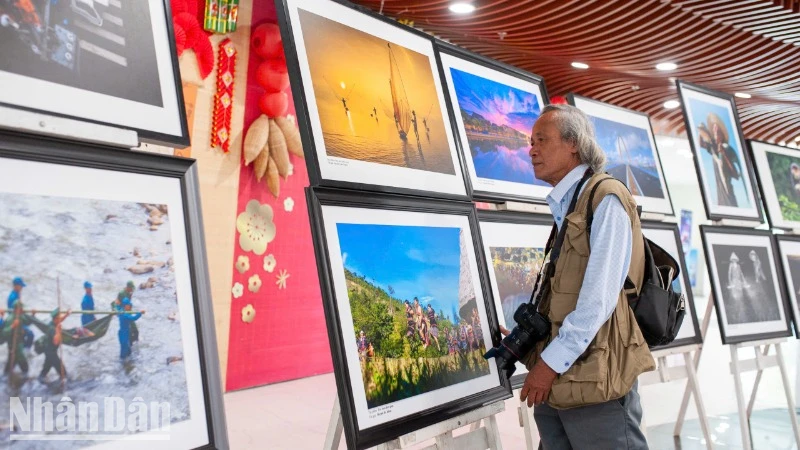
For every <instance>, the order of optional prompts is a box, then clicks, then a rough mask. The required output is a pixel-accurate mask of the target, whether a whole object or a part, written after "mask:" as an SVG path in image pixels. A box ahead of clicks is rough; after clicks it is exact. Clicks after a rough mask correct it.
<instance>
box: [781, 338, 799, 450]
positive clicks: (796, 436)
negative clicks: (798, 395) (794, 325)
mask: <svg viewBox="0 0 800 450" xmlns="http://www.w3.org/2000/svg"><path fill="white" fill-rule="evenodd" d="M775 353H776V354H777V356H778V367H780V369H781V378H782V379H783V389H784V391H785V392H786V402H787V403H788V406H789V418H790V420H791V422H792V430H793V431H794V440H795V443H796V444H797V447H798V448H800V430H799V429H798V425H797V412H796V411H795V404H794V399H793V398H792V390H791V389H790V388H789V373H788V372H787V370H786V362H785V361H784V359H783V349H782V348H781V344H775Z"/></svg>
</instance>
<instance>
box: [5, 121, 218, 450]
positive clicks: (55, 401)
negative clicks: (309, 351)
mask: <svg viewBox="0 0 800 450" xmlns="http://www.w3.org/2000/svg"><path fill="white" fill-rule="evenodd" d="M198 182H199V180H198V174H197V165H196V163H195V161H194V160H191V159H184V158H174V157H165V156H161V155H154V154H150V153H141V152H135V151H122V150H117V149H110V148H106V147H101V146H95V145H83V144H75V143H67V142H63V141H58V140H54V139H48V138H44V137H35V138H28V137H21V136H18V135H14V134H8V133H5V132H3V133H0V208H1V209H2V210H3V220H2V221H1V222H0V249H2V251H1V252H0V286H2V289H3V291H4V292H3V295H4V297H3V298H6V297H5V295H8V297H7V298H8V303H6V302H3V303H2V305H0V309H2V312H3V313H5V315H4V316H3V314H0V321H5V326H0V341H3V343H4V344H7V345H2V346H0V360H2V361H3V363H4V364H7V365H8V366H10V368H11V370H10V372H9V374H7V375H5V376H4V381H3V383H2V386H0V392H2V396H3V398H6V399H8V398H11V403H12V408H11V410H12V411H16V410H14V406H13V405H14V404H15V399H18V400H19V405H18V406H19V408H22V409H23V410H22V411H16V412H14V414H13V416H11V414H10V412H9V409H7V408H0V423H5V424H9V422H10V421H11V420H13V421H14V422H13V423H14V427H13V428H10V427H9V426H5V427H3V428H2V429H0V441H4V442H8V441H9V440H10V439H12V440H14V439H26V440H31V439H35V440H38V441H41V442H37V443H36V445H37V447H36V448H62V447H61V446H63V440H60V439H65V440H69V439H71V438H70V436H72V438H74V439H84V440H85V439H90V440H91V439H100V440H104V439H107V440H112V441H113V442H110V443H105V442H99V444H100V445H102V446H103V448H106V447H108V448H126V449H127V448H131V449H134V448H137V449H145V448H146V449H148V450H152V449H176V448H181V449H200V448H203V449H212V448H213V449H224V448H227V447H228V443H227V435H226V430H225V415H224V405H223V402H222V388H221V384H220V377H219V363H218V359H217V358H218V357H217V344H216V338H215V335H214V317H213V314H212V306H211V294H210V289H209V282H208V270H207V266H206V253H205V247H204V237H203V226H202V221H201V215H200V201H199V192H198V190H199V183H198ZM17 320H19V321H18V323H19V324H21V325H22V326H17V327H13V326H12V324H13V323H14V322H15V321H17ZM55 336H60V344H59V343H57V342H56V339H55ZM15 343H16V344H15ZM65 396H66V397H68V399H67V400H63V398H64V397H65ZM33 399H36V401H39V400H41V401H42V402H52V405H54V407H53V409H52V410H51V411H56V412H55V413H53V414H54V415H57V416H58V417H46V418H45V420H52V419H56V420H57V421H56V422H55V423H56V424H58V423H63V422H59V421H61V420H62V419H61V417H62V416H61V412H62V411H64V410H63V409H62V406H61V403H59V402H62V403H63V402H67V403H69V404H71V406H70V405H66V404H65V405H64V406H65V407H68V408H70V407H71V408H73V409H72V412H73V413H74V414H73V416H72V420H71V421H69V420H68V421H67V422H66V424H65V425H64V426H65V427H66V428H56V429H55V430H56V431H45V432H44V433H42V430H41V426H40V427H39V430H38V432H37V431H36V427H35V425H34V427H33V429H32V430H31V428H30V427H31V423H26V422H25V416H24V412H25V411H24V409H25V408H30V407H31V406H30V405H31V404H35V403H34V402H33V401H32V400H33ZM26 405H27V406H26ZM55 405H58V408H56V407H55ZM81 405H94V409H92V407H91V406H87V407H86V409H84V406H81ZM109 405H111V406H114V408H111V406H109ZM156 405H157V407H158V410H156V409H152V408H154V407H155V406H156ZM98 406H99V409H98ZM138 407H144V408H145V409H144V410H145V411H148V410H149V413H147V414H146V417H147V418H149V419H147V420H144V421H141V420H142V419H141V416H139V417H140V419H138V420H139V421H138V422H137V421H136V420H134V419H135V417H128V416H133V414H132V413H133V412H134V411H141V409H138ZM110 409H112V410H110ZM81 411H82V412H81ZM87 411H88V412H87ZM92 411H93V412H92ZM115 411H116V413H115ZM159 411H160V412H159ZM123 412H124V416H125V417H120V414H122V413H123ZM30 413H31V415H30V417H29V419H30V420H31V421H32V420H33V419H32V418H33V411H30ZM153 413H156V414H158V415H155V416H153V415H151V414H153ZM46 416H47V414H46ZM109 417H111V418H112V419H113V420H111V422H113V423H109V421H108V418H109ZM159 417H160V420H154V419H156V418H159ZM120 420H122V422H120ZM37 421H38V419H37ZM85 421H88V424H87V422H85ZM91 423H94V424H95V425H94V426H90V427H88V428H83V427H85V426H87V425H89V424H91ZM120 423H122V424H123V426H122V428H121V429H120V428H118V427H117V425H119V424H120ZM137 423H138V425H136V424H137ZM76 428H77V429H76ZM30 434H34V435H38V436H26V435H30ZM98 435H100V436H98ZM45 441H47V442H45ZM95 448H100V447H95Z"/></svg>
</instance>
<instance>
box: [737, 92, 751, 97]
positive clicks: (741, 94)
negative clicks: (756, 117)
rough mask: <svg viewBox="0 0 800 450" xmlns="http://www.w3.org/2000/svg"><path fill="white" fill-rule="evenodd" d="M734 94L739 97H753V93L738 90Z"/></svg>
mask: <svg viewBox="0 0 800 450" xmlns="http://www.w3.org/2000/svg"><path fill="white" fill-rule="evenodd" d="M733 95H735V96H737V97H739V98H750V97H752V95H750V94H746V93H744V92H737V93H735V94H733Z"/></svg>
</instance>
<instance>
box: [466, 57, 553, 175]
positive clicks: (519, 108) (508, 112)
mask: <svg viewBox="0 0 800 450" xmlns="http://www.w3.org/2000/svg"><path fill="white" fill-rule="evenodd" d="M450 74H451V75H452V78H453V87H454V88H455V91H456V101H457V103H458V107H459V109H460V111H461V117H462V119H463V121H464V127H465V130H466V134H467V141H468V142H467V144H468V145H469V149H470V155H471V157H472V162H473V165H474V166H475V174H476V175H477V176H478V177H479V178H488V179H493V180H499V181H509V182H515V183H524V184H530V185H537V186H548V185H547V183H545V182H543V181H541V180H538V179H537V178H536V177H535V176H534V173H533V166H532V165H531V162H530V157H529V156H528V151H529V150H530V132H531V129H532V128H533V124H534V122H536V119H537V118H538V117H539V115H540V114H541V109H540V107H539V102H540V99H539V97H538V96H536V95H535V94H532V93H530V92H525V91H523V90H520V89H516V88H513V87H511V86H508V85H505V84H503V83H498V82H496V81H492V80H489V79H486V78H483V77H479V76H476V75H473V74H470V73H467V72H464V71H461V70H458V69H454V68H451V69H450Z"/></svg>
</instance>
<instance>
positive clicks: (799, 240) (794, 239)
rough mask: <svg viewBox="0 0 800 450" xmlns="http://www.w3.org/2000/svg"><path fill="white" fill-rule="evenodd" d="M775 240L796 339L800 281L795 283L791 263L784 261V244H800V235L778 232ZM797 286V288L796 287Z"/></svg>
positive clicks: (799, 325) (799, 320)
mask: <svg viewBox="0 0 800 450" xmlns="http://www.w3.org/2000/svg"><path fill="white" fill-rule="evenodd" d="M775 241H776V243H777V246H778V253H779V255H780V258H781V265H782V266H783V276H784V280H786V283H785V286H786V293H787V294H788V296H787V297H786V301H787V302H789V312H790V313H791V315H792V327H793V329H794V336H795V338H796V339H800V293H799V292H798V291H799V290H800V283H798V284H797V285H795V283H794V280H793V279H792V278H793V277H792V274H791V264H788V261H784V259H787V258H784V257H785V256H788V255H787V254H786V253H785V251H784V247H783V244H787V243H788V244H797V245H798V246H800V236H798V235H794V234H776V235H775ZM795 288H796V289H795Z"/></svg>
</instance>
